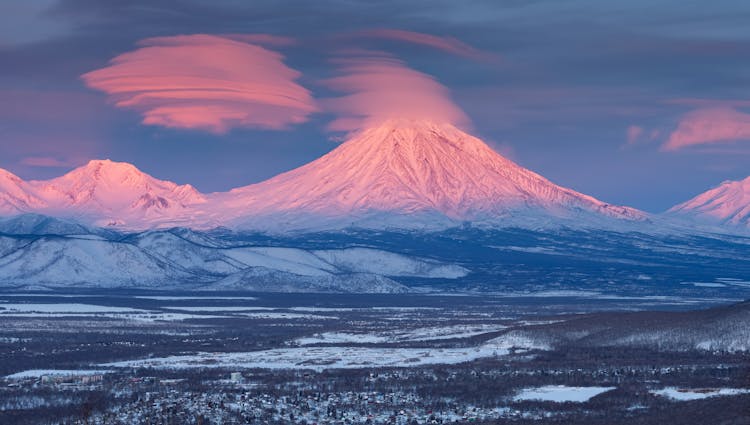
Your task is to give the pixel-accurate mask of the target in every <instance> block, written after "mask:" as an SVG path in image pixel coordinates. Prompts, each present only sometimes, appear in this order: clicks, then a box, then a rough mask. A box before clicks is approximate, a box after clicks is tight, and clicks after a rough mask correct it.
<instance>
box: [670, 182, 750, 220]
mask: <svg viewBox="0 0 750 425" xmlns="http://www.w3.org/2000/svg"><path fill="white" fill-rule="evenodd" d="M668 212H669V213H671V214H675V215H682V216H687V217H692V218H698V219H704V220H708V221H717V222H721V223H725V224H731V225H738V226H744V227H748V228H750V177H747V178H745V179H744V180H739V181H725V182H723V183H722V184H720V185H719V186H717V187H715V188H713V189H711V190H709V191H707V192H704V193H702V194H700V195H698V196H696V197H695V198H693V199H691V200H689V201H687V202H684V203H682V204H679V205H676V206H674V207H672V208H671V209H670V210H669V211H668Z"/></svg>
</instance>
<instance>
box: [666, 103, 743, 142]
mask: <svg viewBox="0 0 750 425" xmlns="http://www.w3.org/2000/svg"><path fill="white" fill-rule="evenodd" d="M749 139H750V114H746V113H744V112H740V111H737V110H736V109H734V108H730V107H713V108H703V109H698V110H696V111H693V112H690V113H688V114H687V115H685V116H684V117H683V118H682V120H681V121H680V123H679V125H678V126H677V129H675V130H674V131H673V132H672V134H671V135H670V136H669V140H667V142H666V143H665V144H664V146H662V149H664V150H667V151H674V150H678V149H682V148H685V147H688V146H693V145H705V144H712V143H721V142H729V141H735V140H749Z"/></svg>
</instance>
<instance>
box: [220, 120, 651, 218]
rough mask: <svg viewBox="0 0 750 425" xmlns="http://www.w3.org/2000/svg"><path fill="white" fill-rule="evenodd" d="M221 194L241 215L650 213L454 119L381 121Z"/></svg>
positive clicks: (631, 215)
mask: <svg viewBox="0 0 750 425" xmlns="http://www.w3.org/2000/svg"><path fill="white" fill-rule="evenodd" d="M224 196H226V199H225V201H224V204H225V205H226V210H228V211H231V210H235V211H237V214H236V215H237V217H238V219H242V214H243V212H245V214H246V212H247V211H252V212H253V214H254V215H255V216H260V217H263V216H266V217H274V218H275V219H276V220H279V221H280V222H285V223H293V222H294V221H295V220H297V221H299V222H303V223H304V222H308V223H309V222H310V221H311V217H313V218H315V217H326V218H332V217H336V218H338V219H339V220H343V221H344V222H346V223H351V222H352V221H356V220H357V219H358V218H362V217H377V218H376V221H377V220H385V218H384V217H385V216H383V215H382V213H388V214H389V216H394V215H395V216H399V217H402V218H404V220H410V219H412V220H414V221H415V222H418V221H419V220H420V218H419V217H420V216H422V217H427V216H430V217H433V218H434V217H444V218H448V219H450V220H457V221H462V220H494V221H498V222H503V221H505V222H507V220H508V218H509V216H512V215H513V214H514V213H518V214H517V215H516V216H517V217H522V218H524V219H525V218H526V217H529V219H533V217H538V216H546V217H550V216H553V217H575V216H576V214H579V213H581V212H583V213H584V214H586V213H593V215H598V216H606V217H609V218H617V219H625V220H641V219H644V218H645V214H643V213H641V212H640V211H637V210H634V209H631V208H627V207H619V206H614V205H609V204H606V203H604V202H601V201H599V200H597V199H594V198H592V197H590V196H587V195H583V194H581V193H578V192H576V191H574V190H571V189H567V188H564V187H560V186H557V185H555V184H554V183H552V182H550V181H549V180H547V179H545V178H544V177H542V176H540V175H538V174H536V173H534V172H532V171H529V170H527V169H525V168H523V167H521V166H519V165H517V164H515V163H514V162H512V161H510V160H508V159H506V158H504V157H503V156H501V155H500V154H498V153H497V152H495V151H494V150H492V149H491V148H490V147H489V146H487V145H486V144H485V143H484V142H483V141H481V140H480V139H478V138H476V137H473V136H471V135H469V134H467V133H465V132H463V131H461V130H459V129H458V128H456V127H455V126H453V125H452V124H448V123H441V122H435V121H428V120H407V119H392V120H388V121H384V122H382V123H381V124H380V125H378V126H374V127H368V128H366V129H364V130H362V131H359V132H357V133H356V134H354V135H353V137H352V138H351V139H350V140H348V141H346V142H344V143H343V144H341V145H340V146H339V147H337V148H336V149H334V150H333V151H332V152H330V153H328V154H327V155H325V156H323V157H321V158H319V159H317V160H315V161H313V162H311V163H309V164H307V165H304V166H302V167H300V168H297V169H295V170H292V171H289V172H287V173H284V174H281V175H279V176H276V177H274V178H272V179H269V180H267V181H265V182H261V183H258V184H255V185H250V186H246V187H244V188H239V189H235V190H233V191H231V192H229V193H228V194H226V195H224ZM246 218H248V219H250V221H252V219H253V217H252V215H246ZM287 220H288V221H287ZM428 221H429V220H428ZM292 225H293V224H292Z"/></svg>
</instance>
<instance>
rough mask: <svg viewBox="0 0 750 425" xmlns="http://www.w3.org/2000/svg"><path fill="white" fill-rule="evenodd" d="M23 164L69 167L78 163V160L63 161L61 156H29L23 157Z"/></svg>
mask: <svg viewBox="0 0 750 425" xmlns="http://www.w3.org/2000/svg"><path fill="white" fill-rule="evenodd" d="M21 164H22V165H27V166H29V167H40V168H67V167H70V166H73V165H76V164H77V162H76V161H69V160H66V161H63V160H61V159H59V158H55V157H51V156H28V157H26V158H23V159H21Z"/></svg>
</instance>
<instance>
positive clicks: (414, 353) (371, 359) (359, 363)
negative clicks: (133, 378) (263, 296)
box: [100, 336, 538, 370]
mask: <svg viewBox="0 0 750 425" xmlns="http://www.w3.org/2000/svg"><path fill="white" fill-rule="evenodd" d="M536 346H538V344H536V343H534V342H533V341H530V340H528V339H525V338H523V337H517V336H507V337H506V336H502V337H499V338H495V339H492V340H490V341H487V342H486V343H484V344H482V345H479V346H474V347H462V348H398V347H395V348H390V347H389V348H384V347H294V348H280V349H274V350H263V351H253V352H245V353H198V354H192V355H184V356H170V357H162V358H150V359H141V360H128V361H122V362H115V363H106V364H102V365H100V366H101V367H117V368H132V367H154V368H159V369H185V368H213V367H221V368H234V369H237V368H242V369H256V368H257V369H315V370H324V369H358V368H368V367H416V366H423V365H430V364H456V363H464V362H469V361H473V360H476V359H481V358H488V357H495V356H503V355H507V354H508V353H509V352H510V349H511V348H519V349H529V348H534V347H536Z"/></svg>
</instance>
